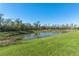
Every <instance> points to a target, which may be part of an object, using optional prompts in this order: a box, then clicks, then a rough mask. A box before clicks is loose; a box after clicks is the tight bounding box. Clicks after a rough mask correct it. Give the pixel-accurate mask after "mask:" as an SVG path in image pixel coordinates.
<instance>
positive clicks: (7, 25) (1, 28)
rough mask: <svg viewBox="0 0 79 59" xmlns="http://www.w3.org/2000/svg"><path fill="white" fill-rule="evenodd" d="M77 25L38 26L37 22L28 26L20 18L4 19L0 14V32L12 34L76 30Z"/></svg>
mask: <svg viewBox="0 0 79 59" xmlns="http://www.w3.org/2000/svg"><path fill="white" fill-rule="evenodd" d="M78 29H79V25H77V24H62V25H58V24H52V25H49V24H48V25H47V24H43V25H42V24H40V22H39V21H37V22H35V23H33V24H30V23H23V22H22V20H20V18H17V19H10V18H8V19H5V18H4V17H3V14H0V32H10V31H11V32H12V31H17V32H19V31H27V32H32V31H36V30H38V31H39V30H53V31H55V30H78Z"/></svg>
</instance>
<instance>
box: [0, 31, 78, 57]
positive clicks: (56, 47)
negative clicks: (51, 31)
mask: <svg viewBox="0 0 79 59" xmlns="http://www.w3.org/2000/svg"><path fill="white" fill-rule="evenodd" d="M0 55H1V56H7V55H8V56H79V32H69V33H65V34H60V35H56V36H54V37H46V38H39V39H34V40H26V41H23V42H22V43H21V44H16V45H10V46H6V47H0Z"/></svg>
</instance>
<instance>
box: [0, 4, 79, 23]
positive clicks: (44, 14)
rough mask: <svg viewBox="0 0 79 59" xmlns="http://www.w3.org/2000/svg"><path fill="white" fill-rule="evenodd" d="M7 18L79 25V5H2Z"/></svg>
mask: <svg viewBox="0 0 79 59" xmlns="http://www.w3.org/2000/svg"><path fill="white" fill-rule="evenodd" d="M0 13H3V14H4V17H5V18H12V19H16V18H20V19H21V20H23V22H27V23H28V22H29V23H33V22H36V21H40V23H42V24H72V23H74V24H79V4H77V3H75V4H73V3H72V4H64V3H63V4H61V3H60V4H58V3H49V4H48V3H39V4H38V3H37V4H36V3H35V4H34V3H25V4H23V3H16V4H13V3H9V4H8V3H1V4H0Z"/></svg>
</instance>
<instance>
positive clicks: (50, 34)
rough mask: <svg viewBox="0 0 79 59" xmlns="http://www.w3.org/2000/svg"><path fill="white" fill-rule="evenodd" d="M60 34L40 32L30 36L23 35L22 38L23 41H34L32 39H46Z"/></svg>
mask: <svg viewBox="0 0 79 59" xmlns="http://www.w3.org/2000/svg"><path fill="white" fill-rule="evenodd" d="M58 34H61V32H40V33H32V34H25V35H24V36H23V39H24V40H27V39H28V40H29V39H34V38H42V37H48V36H54V35H58Z"/></svg>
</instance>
